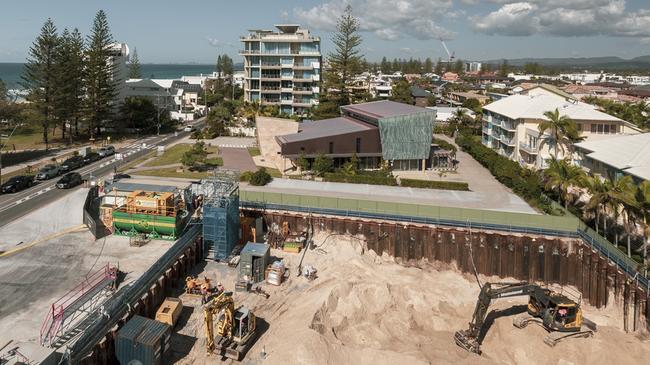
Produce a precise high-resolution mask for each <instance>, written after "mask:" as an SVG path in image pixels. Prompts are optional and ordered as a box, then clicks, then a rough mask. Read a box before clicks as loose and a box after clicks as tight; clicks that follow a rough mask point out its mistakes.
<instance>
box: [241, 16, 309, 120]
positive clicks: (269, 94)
mask: <svg viewBox="0 0 650 365" xmlns="http://www.w3.org/2000/svg"><path fill="white" fill-rule="evenodd" d="M275 27H276V28H277V29H278V30H277V31H272V30H250V31H249V34H248V35H247V36H244V37H241V41H242V42H243V43H244V49H243V50H242V51H240V54H241V55H243V56H244V99H245V100H246V101H249V102H260V103H261V104H262V105H277V106H279V108H280V111H281V112H283V113H287V114H303V113H305V112H306V111H307V110H308V109H309V108H311V107H312V106H314V105H317V104H318V94H319V93H320V80H321V75H320V70H321V52H320V37H314V36H311V35H310V34H309V30H307V29H302V28H300V25H297V24H279V25H276V26H275Z"/></svg>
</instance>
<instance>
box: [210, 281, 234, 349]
mask: <svg viewBox="0 0 650 365" xmlns="http://www.w3.org/2000/svg"><path fill="white" fill-rule="evenodd" d="M234 306H235V305H234V301H233V299H232V297H231V296H229V295H226V293H224V292H222V293H221V294H219V296H217V297H216V298H214V299H212V300H211V301H210V302H208V303H207V304H205V306H204V307H203V310H204V319H205V336H206V348H207V351H208V352H213V351H214V349H215V343H214V337H215V336H214V317H215V316H219V314H220V313H221V312H222V311H223V313H222V315H223V316H222V317H221V318H217V320H218V322H217V334H218V335H219V336H223V337H228V338H230V337H232V316H233V312H234Z"/></svg>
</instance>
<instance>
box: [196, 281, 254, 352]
mask: <svg viewBox="0 0 650 365" xmlns="http://www.w3.org/2000/svg"><path fill="white" fill-rule="evenodd" d="M203 310H204V319H205V335H206V349H207V351H208V353H211V354H218V355H221V356H225V357H228V358H230V359H234V360H237V361H239V360H241V359H242V357H243V356H244V355H245V354H246V351H248V349H249V348H250V347H251V346H252V345H253V342H254V338H255V337H256V336H257V326H256V318H255V315H254V314H253V312H251V311H250V310H248V308H246V307H240V308H238V309H237V310H235V302H234V301H233V299H232V293H225V292H222V293H221V294H219V295H218V296H217V297H215V298H214V299H212V300H211V301H210V302H208V303H207V304H205V305H204V306H203ZM215 320H216V332H215V323H214V322H215Z"/></svg>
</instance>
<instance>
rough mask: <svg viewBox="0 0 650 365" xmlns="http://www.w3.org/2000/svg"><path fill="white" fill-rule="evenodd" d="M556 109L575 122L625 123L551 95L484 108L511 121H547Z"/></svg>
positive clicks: (515, 97) (519, 98) (504, 101)
mask: <svg viewBox="0 0 650 365" xmlns="http://www.w3.org/2000/svg"><path fill="white" fill-rule="evenodd" d="M556 108H557V109H558V110H559V111H560V115H566V116H569V117H570V118H571V119H575V120H593V121H612V122H623V120H621V119H619V118H617V117H614V116H611V115H609V114H605V113H603V112H601V111H598V110H596V108H595V107H594V106H592V105H589V104H586V103H583V102H580V101H575V100H567V99H565V98H563V97H561V96H559V95H550V94H539V95H511V96H509V97H507V98H503V99H500V100H497V101H495V102H493V103H490V104H487V105H485V106H484V107H483V109H485V110H488V111H491V112H493V113H497V114H501V115H504V116H506V117H508V118H511V119H546V117H545V116H544V113H545V112H547V111H552V110H555V109H556Z"/></svg>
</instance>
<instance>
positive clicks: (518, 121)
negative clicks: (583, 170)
mask: <svg viewBox="0 0 650 365" xmlns="http://www.w3.org/2000/svg"><path fill="white" fill-rule="evenodd" d="M555 109H557V110H558V111H559V112H560V115H565V116H568V117H569V118H571V119H572V120H573V121H574V122H575V123H576V124H577V127H578V130H579V131H580V133H581V136H582V137H584V138H585V141H595V140H601V139H606V138H611V137H613V136H616V135H632V134H638V133H641V130H640V129H639V128H637V127H636V126H634V125H632V124H631V123H629V122H626V121H624V120H622V119H619V118H617V117H614V116H611V115H609V114H606V113H603V112H601V111H599V110H598V109H597V108H596V107H594V106H592V105H589V104H586V103H583V102H581V101H578V100H576V99H574V98H572V96H571V95H569V94H566V93H564V92H562V91H561V90H559V89H556V88H554V87H552V86H547V85H540V86H537V87H534V88H532V89H530V90H528V91H527V94H521V95H511V96H509V97H506V98H503V99H501V100H498V101H495V102H493V103H490V104H487V105H485V106H484V107H483V111H484V114H483V115H484V117H483V129H482V142H483V144H484V145H485V146H487V147H490V148H492V149H493V150H495V151H497V152H498V153H499V154H500V155H502V156H505V157H507V158H509V159H511V160H514V161H517V162H519V163H520V164H521V165H522V166H524V167H529V168H535V169H543V168H546V167H547V166H548V163H549V161H550V159H551V158H552V156H554V155H555V149H554V148H553V147H551V146H550V145H549V144H548V143H542V141H543V140H544V139H545V138H546V135H542V134H540V133H539V124H540V123H541V122H542V121H543V120H545V119H546V117H545V116H544V112H547V111H554V110H555ZM546 133H548V132H546ZM565 157H571V160H572V161H573V162H574V163H576V164H578V165H580V164H581V159H580V158H579V156H577V155H574V156H568V155H566V154H565V153H563V151H562V150H561V149H559V150H558V158H565Z"/></svg>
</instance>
